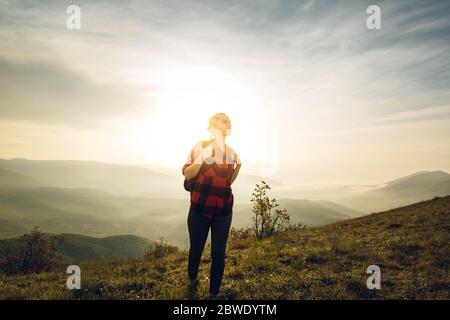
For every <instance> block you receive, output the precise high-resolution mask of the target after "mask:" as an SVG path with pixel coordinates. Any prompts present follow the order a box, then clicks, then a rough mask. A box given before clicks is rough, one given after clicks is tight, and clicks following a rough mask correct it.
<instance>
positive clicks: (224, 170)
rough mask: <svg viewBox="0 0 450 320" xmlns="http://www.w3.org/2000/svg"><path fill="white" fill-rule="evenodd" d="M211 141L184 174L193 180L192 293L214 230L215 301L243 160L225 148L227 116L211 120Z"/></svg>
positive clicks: (200, 146) (192, 154) (211, 295)
mask: <svg viewBox="0 0 450 320" xmlns="http://www.w3.org/2000/svg"><path fill="white" fill-rule="evenodd" d="M208 131H209V132H210V133H211V134H212V137H211V139H210V140H207V141H201V142H199V143H197V144H196V145H195V146H194V148H193V149H192V150H191V152H190V154H189V159H188V161H187V162H186V164H185V165H184V166H183V169H182V172H183V175H184V177H185V179H186V180H187V181H192V188H191V191H190V192H191V196H190V199H191V206H190V209H189V214H188V219H187V224H188V230H189V240H190V248H189V261H188V276H189V290H190V293H192V292H194V291H195V290H196V289H197V286H198V278H197V275H198V269H199V265H200V259H201V256H202V252H203V249H204V247H205V242H206V239H207V237H208V232H209V229H210V228H211V270H210V273H211V274H210V283H209V298H210V299H216V298H217V294H218V293H219V290H220V286H221V284H222V277H223V271H224V268H225V249H226V244H227V240H228V233H229V231H230V225H231V221H232V216H233V202H234V197H233V193H232V191H231V184H232V183H233V182H234V180H235V179H236V177H237V176H238V173H239V170H240V168H241V161H240V159H239V157H238V156H237V154H236V153H235V152H234V150H233V149H232V148H231V147H229V146H228V145H226V143H225V138H226V136H227V135H230V133H231V122H230V119H229V118H228V116H227V115H226V114H225V113H217V114H215V115H213V116H212V117H211V119H210V120H209V126H208Z"/></svg>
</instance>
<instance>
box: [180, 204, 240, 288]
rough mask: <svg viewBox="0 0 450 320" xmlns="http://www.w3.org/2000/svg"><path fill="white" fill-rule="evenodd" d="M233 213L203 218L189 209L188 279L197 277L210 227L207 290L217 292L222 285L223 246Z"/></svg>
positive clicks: (224, 246)
mask: <svg viewBox="0 0 450 320" xmlns="http://www.w3.org/2000/svg"><path fill="white" fill-rule="evenodd" d="M232 216H233V213H231V214H229V215H227V216H225V217H221V218H220V220H210V219H208V218H204V217H202V216H201V215H199V214H197V213H196V212H194V211H192V210H189V215H188V219H187V223H188V230H189V240H190V248H189V261H188V275H189V279H191V280H193V279H195V278H197V274H198V268H199V266H200V259H201V257H202V252H203V249H204V247H205V242H206V239H207V238H208V232H209V228H210V227H211V270H210V280H209V292H210V293H212V294H218V293H219V289H220V286H221V285H222V277H223V271H224V269H225V248H226V245H227V240H228V233H229V231H230V226H231V220H232Z"/></svg>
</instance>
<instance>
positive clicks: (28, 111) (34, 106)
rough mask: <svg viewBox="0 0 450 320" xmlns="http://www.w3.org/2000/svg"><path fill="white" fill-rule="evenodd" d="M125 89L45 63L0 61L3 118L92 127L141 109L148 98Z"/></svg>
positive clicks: (0, 101)
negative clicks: (100, 122)
mask: <svg viewBox="0 0 450 320" xmlns="http://www.w3.org/2000/svg"><path fill="white" fill-rule="evenodd" d="M129 90H130V89H127V91H128V92H125V90H122V88H117V87H114V86H112V85H100V84H97V83H93V82H92V81H90V79H88V78H86V77H83V76H81V75H78V74H74V73H70V72H67V71H64V70H61V69H58V68H55V67H53V66H49V65H40V64H13V63H8V62H5V61H2V60H0V92H1V93H0V95H1V97H2V99H1V100H0V117H1V118H4V119H14V120H27V121H34V122H37V123H46V124H56V125H65V126H71V127H86V126H92V127H95V126H97V125H98V124H99V121H101V120H102V119H107V118H114V117H118V116H122V117H125V118H126V117H135V116H137V115H139V113H140V112H142V110H144V109H145V108H144V104H145V103H148V101H147V100H148V99H144V98H142V97H139V94H134V95H133V94H130V92H129ZM148 107H149V106H147V108H148ZM148 109H149V108H148Z"/></svg>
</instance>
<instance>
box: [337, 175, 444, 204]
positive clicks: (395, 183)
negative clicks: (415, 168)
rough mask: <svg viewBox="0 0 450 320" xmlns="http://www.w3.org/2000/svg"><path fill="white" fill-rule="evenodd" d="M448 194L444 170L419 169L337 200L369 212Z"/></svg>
mask: <svg viewBox="0 0 450 320" xmlns="http://www.w3.org/2000/svg"><path fill="white" fill-rule="evenodd" d="M446 195H450V175H449V174H448V173H446V172H444V171H421V172H417V173H414V174H411V175H408V176H406V177H402V178H399V179H395V180H392V181H389V182H387V183H385V184H383V185H381V186H380V187H378V188H375V189H373V190H370V191H366V192H364V193H362V194H360V195H358V196H354V197H348V198H344V199H342V200H339V203H342V204H343V205H346V206H349V207H351V208H355V209H357V210H360V211H363V212H366V213H369V212H373V211H382V210H388V209H391V208H395V207H400V206H404V205H408V204H411V203H414V202H418V201H423V200H429V199H432V198H434V197H438V196H446Z"/></svg>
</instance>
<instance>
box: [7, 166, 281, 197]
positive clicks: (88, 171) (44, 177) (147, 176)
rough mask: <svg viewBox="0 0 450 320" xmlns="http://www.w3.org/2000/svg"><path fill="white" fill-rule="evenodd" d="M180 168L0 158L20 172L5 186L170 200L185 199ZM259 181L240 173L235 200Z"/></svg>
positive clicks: (235, 187) (247, 194)
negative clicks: (53, 188) (87, 190)
mask: <svg viewBox="0 0 450 320" xmlns="http://www.w3.org/2000/svg"><path fill="white" fill-rule="evenodd" d="M181 167H182V164H181V163H180V167H179V169H171V170H172V171H170V170H169V168H165V169H164V171H162V170H160V169H158V167H149V166H147V167H145V168H144V167H139V166H133V165H119V164H111V163H104V162H98V161H74V160H27V159H22V158H15V159H10V160H5V159H0V169H3V170H7V171H8V172H10V173H12V174H18V175H20V176H17V177H16V178H17V179H15V178H14V177H11V178H10V179H8V180H5V183H4V184H5V186H10V187H13V185H14V184H17V182H14V181H15V180H17V181H22V180H23V182H21V184H24V185H34V186H38V185H40V186H52V187H60V188H93V189H98V190H102V191H104V192H107V193H112V194H115V195H124V196H144V197H151V198H171V199H173V198H179V199H185V198H186V195H187V193H186V191H185V190H184V189H183V179H184V178H183V176H182V174H181ZM149 168H152V169H149ZM0 177H2V175H1V173H0ZM265 180H266V182H268V183H269V184H270V185H271V186H274V187H275V186H278V185H280V182H278V181H275V180H272V179H265ZM7 181H10V182H11V184H10V183H8V182H7ZM260 181H261V177H259V176H256V175H250V174H245V173H242V172H241V173H240V174H239V177H238V178H237V180H236V181H235V183H234V184H233V190H234V191H235V195H236V199H237V201H248V200H249V197H250V195H251V193H252V192H253V188H254V187H255V184H256V183H258V182H260ZM32 183H33V184H32ZM0 191H1V182H0Z"/></svg>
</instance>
